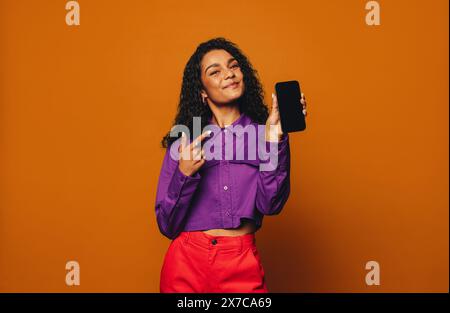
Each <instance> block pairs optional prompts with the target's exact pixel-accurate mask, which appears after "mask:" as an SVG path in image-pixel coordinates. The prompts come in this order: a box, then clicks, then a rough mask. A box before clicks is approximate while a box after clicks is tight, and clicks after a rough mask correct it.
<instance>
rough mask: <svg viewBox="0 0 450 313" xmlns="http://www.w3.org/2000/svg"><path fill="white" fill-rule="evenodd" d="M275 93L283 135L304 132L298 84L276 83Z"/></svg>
mask: <svg viewBox="0 0 450 313" xmlns="http://www.w3.org/2000/svg"><path fill="white" fill-rule="evenodd" d="M275 93H276V97H277V100H278V111H279V112H280V120H281V121H280V122H281V129H282V131H283V133H291V132H298V131H302V130H305V129H306V122H305V116H304V115H303V105H302V104H301V102H300V99H301V92H300V84H299V82H298V81H296V80H290V81H285V82H278V83H276V84H275Z"/></svg>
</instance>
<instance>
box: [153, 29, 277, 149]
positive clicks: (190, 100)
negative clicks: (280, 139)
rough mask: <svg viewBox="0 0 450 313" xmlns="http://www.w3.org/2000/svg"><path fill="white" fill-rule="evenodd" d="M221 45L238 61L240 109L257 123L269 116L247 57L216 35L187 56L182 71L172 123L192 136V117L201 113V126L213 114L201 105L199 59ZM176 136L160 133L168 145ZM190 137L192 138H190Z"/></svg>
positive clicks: (256, 75) (206, 106)
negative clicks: (176, 109)
mask: <svg viewBox="0 0 450 313" xmlns="http://www.w3.org/2000/svg"><path fill="white" fill-rule="evenodd" d="M216 49H223V50H225V51H227V52H228V53H229V54H231V55H232V56H233V57H234V58H235V59H236V60H237V61H238V63H239V66H240V68H241V71H242V73H243V79H244V84H245V88H244V93H243V95H242V96H241V97H240V98H239V100H238V104H239V109H240V112H241V113H245V114H246V115H247V116H249V117H250V118H251V120H252V121H253V122H255V123H257V124H265V123H266V120H267V117H268V116H269V112H268V109H267V107H266V105H265V104H264V91H263V88H262V86H261V83H260V81H259V77H258V73H257V71H256V70H255V69H254V68H253V66H252V65H251V63H250V61H249V60H248V59H247V57H246V56H245V55H244V54H243V53H242V51H241V50H240V49H239V48H238V46H237V45H236V44H235V43H233V42H231V41H229V40H227V39H225V38H223V37H217V38H213V39H210V40H208V41H206V42H203V43H201V44H200V45H199V46H198V47H197V49H196V50H195V52H194V54H193V55H192V56H191V57H190V58H189V61H188V62H187V64H186V67H185V69H184V73H183V83H182V86H181V93H180V100H179V104H178V111H177V115H176V117H175V120H174V123H173V126H174V125H178V124H182V125H186V126H187V127H188V128H189V130H190V134H191V137H192V134H193V125H192V123H193V117H194V116H200V117H201V129H202V130H203V128H204V127H205V126H206V125H208V123H209V119H210V118H211V117H212V112H211V109H210V108H209V106H208V105H204V104H203V102H202V97H201V93H200V92H201V90H202V88H203V86H202V82H201V64H200V63H201V61H202V58H203V56H204V55H205V54H206V53H207V52H209V51H210V50H216ZM179 136H181V134H179ZM179 136H178V137H171V136H170V131H168V132H167V134H166V135H165V136H164V137H163V139H162V141H161V145H162V147H163V148H167V147H168V146H170V144H172V143H173V142H174V141H176V140H177V139H178V138H179ZM190 139H191V140H192V138H190Z"/></svg>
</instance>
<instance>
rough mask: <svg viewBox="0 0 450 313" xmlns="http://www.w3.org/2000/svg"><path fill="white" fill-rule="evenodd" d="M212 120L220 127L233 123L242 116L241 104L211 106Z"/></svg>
mask: <svg viewBox="0 0 450 313" xmlns="http://www.w3.org/2000/svg"><path fill="white" fill-rule="evenodd" d="M211 111H212V115H213V116H212V122H213V123H214V124H216V125H218V126H219V127H220V128H224V127H225V126H229V125H231V124H233V123H234V122H235V121H236V120H237V119H238V118H239V117H240V116H241V111H240V110H239V106H236V105H234V106H222V107H211Z"/></svg>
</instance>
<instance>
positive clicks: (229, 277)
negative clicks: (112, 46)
mask: <svg viewBox="0 0 450 313" xmlns="http://www.w3.org/2000/svg"><path fill="white" fill-rule="evenodd" d="M263 95H264V93H263V90H262V87H261V84H260V82H259V79H258V77H257V73H256V70H254V69H253V67H252V65H251V64H250V62H249V61H248V59H247V58H246V56H245V55H244V54H243V53H242V52H241V51H240V49H239V48H238V47H237V46H236V45H235V44H234V43H232V42H230V41H228V40H226V39H224V38H215V39H212V40H209V41H207V42H204V43H202V44H200V45H199V46H198V47H197V49H196V51H195V53H194V54H193V55H192V56H191V58H190V59H189V61H188V63H187V65H186V68H185V70H184V75H183V83H182V88H181V95H180V102H179V105H178V112H177V116H176V118H175V122H174V125H185V126H186V127H187V129H189V132H188V134H187V135H185V134H184V132H182V134H181V135H179V136H178V137H172V136H171V133H170V132H168V133H167V135H166V136H165V137H164V138H163V140H162V146H163V147H164V148H166V153H165V156H164V160H163V164H162V168H161V172H160V176H159V181H158V188H157V195H156V206H155V210H156V216H157V222H158V226H159V229H160V231H161V233H162V234H164V235H165V236H166V237H168V238H169V239H172V241H171V244H170V246H169V248H168V250H167V253H166V255H165V258H164V264H163V266H162V269H161V281H160V291H161V292H268V289H267V286H266V282H265V278H264V269H263V266H262V264H261V260H260V256H259V253H258V250H257V248H256V239H255V233H256V231H257V230H258V229H259V228H260V227H261V225H262V218H263V216H264V215H274V214H278V213H279V212H280V211H281V209H282V207H283V206H284V204H285V202H286V201H287V199H288V196H289V192H290V181H289V179H290V176H289V175H290V151H289V140H288V139H289V138H288V134H287V133H286V134H283V133H282V130H281V125H280V116H279V112H278V104H277V100H276V97H275V96H274V95H273V94H272V110H271V112H270V114H269V113H268V110H267V108H266V106H265V105H264V96H263ZM299 105H303V109H304V114H306V103H305V100H304V97H303V95H302V99H301V104H300V103H299ZM193 117H200V118H201V119H200V121H201V129H207V128H208V127H211V128H210V129H209V130H210V132H207V131H205V132H203V133H202V134H201V135H200V136H196V137H195V138H194V137H193V138H194V139H193V140H191V136H190V133H192V131H193V128H194V122H193ZM271 125H272V127H271ZM204 126H206V127H204ZM257 126H260V127H259V128H258V127H257ZM261 126H262V129H263V132H261V131H259V132H258V129H259V130H260V129H261ZM251 127H254V128H253V129H256V133H257V135H256V137H257V138H261V137H258V136H259V135H262V136H263V140H264V141H265V142H264V144H263V146H264V147H265V148H266V151H270V152H269V158H267V159H262V158H261V157H260V156H258V158H256V159H252V158H251V157H249V153H247V156H246V157H244V158H236V152H235V151H234V150H236V151H237V150H239V149H241V150H242V148H244V150H245V149H247V150H249V149H248V148H249V147H250V146H251V142H252V140H254V138H255V136H253V137H251V136H250V135H249V134H250V133H252V132H250V131H249V132H248V133H247V135H248V136H247V141H245V136H243V135H242V134H243V132H241V131H242V130H243V129H244V130H249V129H250V128H251ZM211 130H214V131H211ZM253 134H254V133H253ZM226 138H228V144H229V143H230V142H232V147H233V149H229V145H225V142H227V139H226ZM230 138H231V139H230ZM242 138H244V139H243V140H242ZM208 144H211V145H210V146H209V147H210V148H211V147H212V148H213V149H209V150H208V151H205V150H206V147H207V145H208ZM172 145H175V146H174V147H175V149H171V148H172ZM202 145H203V148H202ZM234 147H236V149H234ZM220 148H224V149H220ZM272 148H273V149H272ZM258 149H259V148H258ZM212 150H214V152H215V153H218V154H215V156H217V155H219V156H220V158H218V159H217V158H216V159H214V158H211V157H207V152H211V151H212ZM220 150H222V151H220ZM230 151H231V156H232V158H231V159H230V158H227V157H225V155H226V154H227V153H228V154H229V153H230ZM174 152H175V154H176V155H175V157H174V155H173V153H174ZM244 155H245V153H244ZM272 157H274V158H272ZM273 159H275V160H276V161H275V163H274V162H273ZM264 164H265V165H272V169H271V170H264V171H261V170H260V168H261V165H264Z"/></svg>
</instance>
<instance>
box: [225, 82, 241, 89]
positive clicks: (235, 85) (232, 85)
mask: <svg viewBox="0 0 450 313" xmlns="http://www.w3.org/2000/svg"><path fill="white" fill-rule="evenodd" d="M238 85H239V82H237V83H232V84H231V85H228V86H226V87H225V89H226V88H232V89H234V88H236V87H237V86H238Z"/></svg>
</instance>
